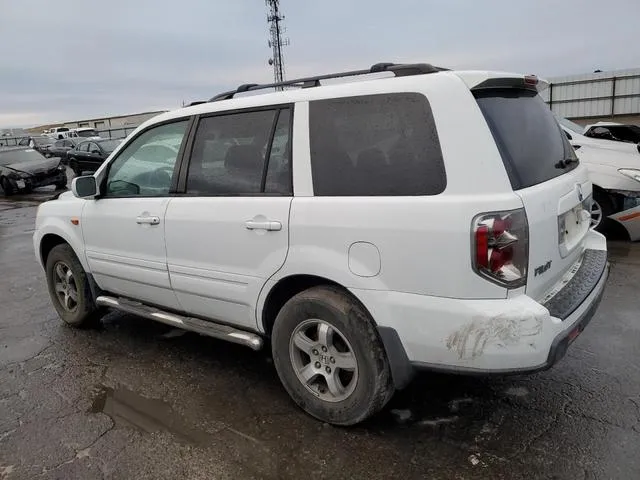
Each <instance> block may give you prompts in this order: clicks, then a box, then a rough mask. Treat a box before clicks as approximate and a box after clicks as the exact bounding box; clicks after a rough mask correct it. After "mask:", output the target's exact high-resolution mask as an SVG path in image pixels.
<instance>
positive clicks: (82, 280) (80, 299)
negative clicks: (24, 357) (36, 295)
mask: <svg viewBox="0 0 640 480" xmlns="http://www.w3.org/2000/svg"><path fill="white" fill-rule="evenodd" d="M46 273H47V287H48V289H49V296H50V297H51V301H52V302H53V306H54V308H55V309H56V311H57V312H58V315H59V316H60V318H61V319H62V320H63V321H64V322H65V323H66V324H68V325H70V326H72V327H78V328H81V327H88V326H93V325H95V324H96V323H97V322H98V321H99V320H100V316H101V314H102V312H101V311H100V310H99V309H98V307H97V306H96V304H95V301H94V298H93V294H92V293H91V287H90V285H89V280H88V278H87V274H86V273H85V271H84V269H83V268H82V264H81V263H80V261H79V260H78V257H76V254H75V252H74V251H73V249H72V248H71V247H70V246H69V245H67V244H61V245H57V246H55V247H53V249H52V250H51V252H50V253H49V256H48V257H47V262H46Z"/></svg>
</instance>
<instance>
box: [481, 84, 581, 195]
mask: <svg viewBox="0 0 640 480" xmlns="http://www.w3.org/2000/svg"><path fill="white" fill-rule="evenodd" d="M475 97H476V100H477V102H478V105H479V106H480V110H482V113H483V115H484V118H485V120H486V121H487V124H488V125H489V128H490V129H491V133H492V134H493V138H494V139H495V142H496V145H497V146H498V149H499V150H500V154H501V155H502V160H503V162H504V166H505V168H506V170H507V174H508V175H509V180H510V181H511V187H512V188H513V189H514V190H520V189H522V188H527V187H531V186H533V185H537V184H539V183H543V182H546V181H548V180H551V179H552V178H555V177H558V176H560V175H563V174H564V173H567V172H569V171H571V170H573V169H574V168H576V166H577V165H578V160H577V157H576V155H575V152H574V151H573V148H572V147H571V145H570V144H569V142H568V139H567V137H566V135H564V134H563V132H562V130H561V129H560V126H559V125H558V122H556V120H555V118H554V116H553V114H552V113H551V110H550V109H549V107H548V106H547V105H546V104H545V103H544V101H543V100H542V98H540V96H539V95H538V94H537V92H535V91H531V90H524V89H513V88H511V89H487V90H479V91H478V92H475ZM569 159H570V160H572V161H571V162H569V163H568V164H567V165H566V166H563V164H564V162H565V161H566V160H569Z"/></svg>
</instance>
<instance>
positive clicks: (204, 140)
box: [187, 109, 291, 196]
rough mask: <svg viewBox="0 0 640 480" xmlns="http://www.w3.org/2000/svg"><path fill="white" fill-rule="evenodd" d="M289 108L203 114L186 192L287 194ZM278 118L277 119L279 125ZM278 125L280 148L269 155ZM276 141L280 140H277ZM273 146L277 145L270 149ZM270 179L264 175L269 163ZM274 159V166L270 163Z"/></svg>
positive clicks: (277, 132) (288, 188) (288, 182)
mask: <svg viewBox="0 0 640 480" xmlns="http://www.w3.org/2000/svg"><path fill="white" fill-rule="evenodd" d="M289 121H290V115H289V110H287V109H283V110H281V111H278V110H262V111H252V112H242V113H235V114H229V115H219V116H213V117H206V118H203V119H202V120H201V121H200V123H199V124H198V129H197V131H196V135H195V139H194V144H193V150H192V152H191V161H190V164H189V173H188V176H187V193H188V194H192V195H236V196H237V195H256V194H260V193H264V192H268V193H274V194H289V193H290V190H291V188H290V180H288V181H287V180H285V179H284V176H285V175H288V177H287V178H289V179H290V173H288V172H289V167H288V165H289V162H290V160H289V158H288V157H289V155H287V156H286V157H285V156H284V152H285V148H288V147H287V145H288V138H289ZM276 122H277V123H276ZM274 125H275V128H276V135H275V136H276V138H277V142H278V143H279V144H278V145H277V146H276V147H275V148H276V149H278V151H277V152H276V151H275V150H274V151H273V152H271V153H270V145H271V143H272V140H271V135H272V132H273V130H274ZM273 143H274V145H275V143H276V142H273ZM271 150H273V148H272V149H271ZM268 154H269V156H268V160H269V165H268V170H269V171H270V172H271V170H273V173H271V177H269V176H268V175H267V178H266V179H265V170H267V169H265V167H266V165H265V161H266V159H267V155H268ZM272 161H273V166H272V165H271V162H272Z"/></svg>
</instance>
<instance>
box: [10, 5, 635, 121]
mask: <svg viewBox="0 0 640 480" xmlns="http://www.w3.org/2000/svg"><path fill="white" fill-rule="evenodd" d="M280 5H281V9H282V11H283V13H284V14H285V16H286V19H285V22H284V24H285V26H286V28H287V32H286V36H287V37H289V38H290V40H291V45H290V46H288V47H286V50H285V65H286V74H287V76H288V77H290V78H291V77H293V76H299V75H307V74H314V73H327V72H331V71H337V70H341V69H352V68H363V67H366V66H369V65H371V64H373V63H377V62H381V61H397V62H402V61H424V62H431V63H434V64H437V65H441V66H446V67H455V68H482V69H497V70H510V71H518V72H523V73H536V74H538V75H540V76H545V77H548V76H557V75H566V74H574V73H585V72H591V71H593V70H594V69H596V68H599V69H602V70H609V69H620V68H632V67H640V46H639V43H638V41H639V35H638V31H639V30H638V18H640V1H638V0H615V2H600V1H596V0H562V1H554V0H547V1H545V0H536V1H522V0H521V1H517V0H482V1H478V0H281V2H280ZM266 15H267V8H266V6H265V4H264V1H263V0H179V1H176V0H102V1H99V2H98V1H92V0H55V1H52V0H20V1H18V0H2V1H0V45H2V55H0V128H3V127H14V126H33V125H38V124H42V123H46V122H60V121H72V120H79V119H82V118H90V117H99V116H107V115H120V114H130V113H135V112H141V111H148V110H156V109H173V108H178V107H179V106H180V105H181V102H182V101H183V100H184V101H187V102H190V101H193V100H199V99H206V98H209V97H211V96H213V95H214V94H215V93H218V92H220V91H222V90H224V89H227V88H230V87H234V86H236V85H238V84H241V83H254V82H266V81H269V80H271V78H272V70H271V67H269V65H268V64H267V60H268V59H269V56H270V49H269V47H268V46H267V39H268V25H267V22H266Z"/></svg>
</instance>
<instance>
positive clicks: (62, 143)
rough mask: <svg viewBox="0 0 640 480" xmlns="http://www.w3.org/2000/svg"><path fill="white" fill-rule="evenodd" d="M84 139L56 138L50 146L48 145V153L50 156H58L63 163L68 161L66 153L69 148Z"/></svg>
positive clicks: (65, 163) (72, 147)
mask: <svg viewBox="0 0 640 480" xmlns="http://www.w3.org/2000/svg"><path fill="white" fill-rule="evenodd" d="M83 141H85V139H84V138H77V137H76V138H64V139H62V140H56V141H55V143H54V144H53V145H51V147H49V154H50V155H51V156H52V157H58V158H60V160H61V162H62V164H63V165H67V164H68V163H69V159H68V156H67V154H68V153H69V151H70V150H72V149H74V148H75V147H76V145H78V144H79V143H80V142H83Z"/></svg>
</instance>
